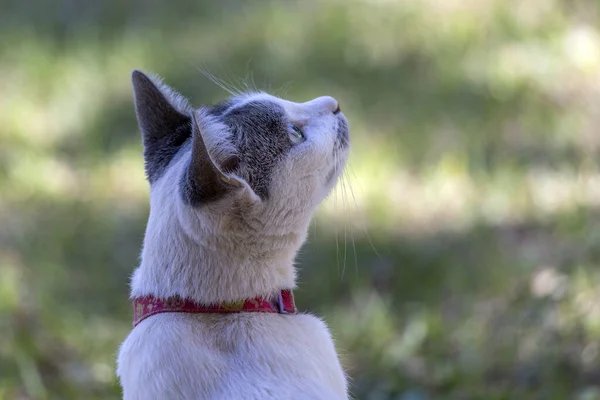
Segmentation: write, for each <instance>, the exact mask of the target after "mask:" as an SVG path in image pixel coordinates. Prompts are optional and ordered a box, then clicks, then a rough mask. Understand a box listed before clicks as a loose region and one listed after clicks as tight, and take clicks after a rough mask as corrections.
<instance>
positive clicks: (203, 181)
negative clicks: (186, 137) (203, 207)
mask: <svg viewBox="0 0 600 400" xmlns="http://www.w3.org/2000/svg"><path fill="white" fill-rule="evenodd" d="M228 137H229V132H228V131H227V128H226V127H225V126H223V125H222V124H220V123H218V122H216V121H214V119H213V118H211V117H210V116H209V115H207V114H206V113H205V112H204V110H203V109H200V110H197V111H194V112H192V155H191V158H190V164H189V166H188V169H187V170H186V172H185V174H184V176H183V179H184V181H183V182H182V185H181V187H182V191H183V193H182V195H183V198H184V201H186V202H187V203H188V204H192V205H200V204H205V203H208V202H211V201H215V200H220V199H222V198H224V197H225V196H226V195H228V194H237V195H241V196H244V197H245V198H246V200H250V201H251V202H259V201H260V198H259V197H258V196H257V195H256V194H255V193H254V191H253V190H252V188H251V187H250V185H249V184H248V183H247V182H246V181H245V180H244V179H243V178H241V177H240V176H239V175H237V174H236V173H235V171H236V169H237V167H238V164H239V162H240V159H239V157H238V155H237V152H236V150H235V149H234V147H233V146H232V145H231V144H230V143H229V142H228ZM209 149H210V150H209Z"/></svg>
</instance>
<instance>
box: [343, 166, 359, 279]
mask: <svg viewBox="0 0 600 400" xmlns="http://www.w3.org/2000/svg"><path fill="white" fill-rule="evenodd" d="M343 174H344V176H345V179H346V182H347V183H348V188H349V189H350V193H351V194H352V198H353V199H354V206H355V207H356V208H357V212H358V206H357V205H356V199H355V198H354V191H353V190H352V182H351V181H350V178H349V176H348V170H347V169H344V171H343ZM350 234H351V235H352V236H351V237H352V249H353V250H354V273H355V274H356V275H358V255H357V254H356V242H355V241H354V229H351V230H350Z"/></svg>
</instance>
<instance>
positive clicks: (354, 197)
mask: <svg viewBox="0 0 600 400" xmlns="http://www.w3.org/2000/svg"><path fill="white" fill-rule="evenodd" d="M347 170H348V171H349V172H350V173H352V175H353V176H354V179H355V180H356V182H358V179H357V178H356V174H355V173H354V171H353V170H352V168H351V167H350V166H348V167H347ZM359 187H360V185H359ZM361 190H362V189H361ZM350 194H351V195H352V200H353V201H354V207H355V208H356V212H357V213H359V214H360V209H359V208H358V203H357V202H356V196H354V190H353V189H352V186H350ZM361 227H362V229H363V232H364V233H365V236H366V238H367V240H368V241H369V245H370V246H371V248H372V249H373V251H374V252H375V254H376V255H377V257H378V258H379V259H383V258H382V257H381V254H379V252H378V251H377V249H376V248H375V245H374V244H373V241H372V240H371V235H369V231H368V229H367V227H366V225H365V223H364V221H362V219H361Z"/></svg>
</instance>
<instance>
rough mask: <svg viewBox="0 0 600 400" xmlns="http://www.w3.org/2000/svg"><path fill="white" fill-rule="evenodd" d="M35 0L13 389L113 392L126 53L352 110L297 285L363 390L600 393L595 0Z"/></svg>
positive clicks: (24, 58) (8, 371)
mask: <svg viewBox="0 0 600 400" xmlns="http://www.w3.org/2000/svg"><path fill="white" fill-rule="evenodd" d="M30 3H31V2H30ZM30 3H28V4H29V6H28V7H24V6H23V5H21V4H20V3H18V2H13V1H8V2H5V3H3V4H2V5H0V31H1V36H0V37H1V38H2V39H0V71H1V73H0V93H2V95H1V96H0V141H1V143H2V146H0V194H1V195H0V221H1V223H0V398H2V399H4V398H5V399H35V400H38V399H78V398H86V399H116V398H119V388H118V385H117V382H116V380H115V377H114V373H113V371H114V358H115V353H116V350H117V347H118V344H119V343H120V342H121V340H122V339H123V338H124V337H125V335H126V334H127V332H128V330H129V328H130V318H131V315H130V306H129V303H128V300H127V281H128V278H129V275H130V273H131V272H132V270H133V268H134V267H135V266H136V263H137V257H138V254H139V250H140V246H141V240H142V235H143V231H144V226H145V222H146V218H147V212H148V205H147V195H148V188H147V186H146V183H145V181H144V176H143V167H142V160H141V143H140V139H139V134H138V132H137V128H136V124H135V117H134V114H133V106H132V101H131V89H130V84H129V73H130V71H131V70H132V69H134V68H140V69H143V70H148V71H154V72H158V73H160V74H161V75H163V76H164V77H165V78H166V80H167V82H169V83H171V84H172V85H173V86H174V87H176V88H177V89H179V90H181V91H182V92H183V93H184V94H185V95H187V96H189V97H190V98H191V99H192V101H193V103H194V104H196V105H200V104H206V103H212V102H214V101H217V100H220V99H222V98H223V97H224V96H225V93H224V92H223V91H222V90H221V89H220V88H218V87H217V86H216V85H214V84H212V83H211V82H210V81H209V80H208V79H206V78H204V77H203V76H202V74H201V73H200V72H199V71H198V68H206V69H208V70H209V71H211V72H212V73H214V74H215V75H217V76H219V77H221V78H223V79H225V80H227V81H229V82H231V83H233V84H235V85H237V86H244V85H245V84H246V83H247V84H248V85H252V86H254V85H256V86H258V87H261V88H264V89H267V90H270V91H274V92H277V93H282V94H284V95H285V96H286V97H288V98H290V99H292V100H296V101H303V100H307V99H310V98H312V97H316V96H319V95H322V94H329V95H333V96H335V97H336V98H338V100H340V103H341V104H342V107H343V109H344V111H345V113H346V114H347V115H348V117H349V119H350V122H351V128H352V141H353V147H354V148H353V153H352V156H351V159H350V167H349V169H348V171H347V174H346V178H345V182H344V184H343V185H340V186H339V187H338V188H337V189H336V192H335V193H334V194H332V196H331V198H330V199H329V200H328V201H327V202H326V204H324V205H323V206H322V207H321V209H320V210H319V212H318V215H317V217H316V219H315V223H314V224H313V226H312V228H311V234H310V236H309V237H310V240H309V243H308V244H307V245H306V246H305V248H304V249H303V250H302V252H301V255H300V257H299V261H300V263H299V267H300V269H301V273H300V280H301V285H300V290H299V291H298V294H297V300H298V304H299V306H300V308H302V309H305V310H309V311H312V312H315V313H317V314H318V315H322V316H323V317H324V318H325V320H326V322H327V323H328V324H329V326H330V327H331V329H332V331H333V333H334V336H335V339H336V343H337V345H338V347H339V350H340V353H341V354H342V358H343V361H344V364H345V365H346V366H347V369H348V372H349V374H350V376H351V378H352V390H353V394H354V395H355V397H356V398H360V399H363V398H364V399H402V400H407V399H411V400H412V399H508V398H511V399H512V398H519V399H566V398H569V399H570V398H573V399H582V400H583V399H585V400H593V399H600V386H599V385H598V382H600V369H598V367H597V365H598V351H599V350H598V345H597V343H598V339H599V338H600V308H599V307H598V304H599V303H598V302H599V300H600V292H599V291H598V287H599V286H598V284H599V283H600V274H599V273H598V268H597V266H598V264H599V261H600V245H599V243H600V241H599V239H600V225H599V223H598V221H600V219H599V218H598V215H599V212H600V210H599V200H598V199H599V198H600V196H599V194H600V183H599V182H600V175H599V173H600V172H599V167H600V165H599V164H598V160H599V159H600V158H599V155H600V154H599V152H600V140H599V139H598V137H599V136H598V135H597V130H598V106H597V104H599V95H598V93H599V92H598V84H597V82H598V81H599V78H600V31H599V29H598V26H599V22H600V7H599V6H598V4H596V2H593V1H583V0H579V1H570V2H564V1H559V0H549V1H538V0H532V1H528V2H521V1H516V0H514V1H513V0H509V1H502V2H498V1H493V0H479V1H477V2H475V1H466V2H455V1H449V0H446V1H404V2H388V1H366V0H364V1H358V0H357V1H353V2H341V1H335V0H332V1H325V2H312V1H306V2H287V3H281V2H268V1H261V2H253V3H252V4H250V3H241V2H238V1H233V0H230V1H225V2H220V3H218V4H217V3H209V2H195V1H194V2H193V1H191V0H190V1H181V2H178V3H177V6H174V5H172V4H167V3H164V4H162V3H156V4H152V5H147V4H144V5H143V6H142V5H141V3H140V2H136V1H134V2H127V3H126V4H125V3H121V2H116V1H112V0H111V1H105V2H102V3H98V4H95V3H94V4H92V3H90V4H87V3H77V4H75V3H73V2H69V1H56V2H54V3H53V4H51V3H48V2H39V1H36V2H34V3H31V4H30ZM350 189H352V191H351V190H350Z"/></svg>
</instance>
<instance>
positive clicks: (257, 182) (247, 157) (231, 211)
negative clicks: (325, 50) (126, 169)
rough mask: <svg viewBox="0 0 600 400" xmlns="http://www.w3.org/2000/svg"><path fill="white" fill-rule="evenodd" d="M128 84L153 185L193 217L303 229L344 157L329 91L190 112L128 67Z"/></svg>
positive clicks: (343, 129)
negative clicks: (204, 215)
mask: <svg viewBox="0 0 600 400" xmlns="http://www.w3.org/2000/svg"><path fill="white" fill-rule="evenodd" d="M132 81H133V87H134V93H135V105H136V112H137V118H138V122H139V125H140V129H141V132H142V137H143V143H144V160H145V165H146V174H147V177H148V180H149V182H150V184H151V190H156V189H155V188H157V187H160V191H161V192H162V194H161V196H171V200H172V201H179V202H180V203H181V204H182V205H183V206H184V207H188V208H190V209H193V210H194V212H195V213H196V215H201V214H202V213H203V210H206V209H210V210H211V211H210V212H211V213H212V214H217V215H221V216H229V217H231V216H232V215H234V216H236V218H238V219H245V218H247V219H248V221H246V223H250V224H254V225H253V226H254V228H253V229H260V228H258V227H260V226H268V227H269V229H271V230H274V231H278V232H282V233H283V232H284V231H286V230H288V231H293V230H297V229H303V228H305V227H306V226H307V225H308V222H309V220H310V217H311V216H312V213H313V212H314V209H315V208H316V206H317V205H318V204H319V203H320V202H321V201H322V200H323V199H324V198H325V197H326V196H327V194H328V193H329V192H330V191H331V189H332V188H333V186H334V185H335V183H336V180H337V178H338V176H339V174H340V173H341V171H342V169H343V167H344V164H345V162H346V158H347V154H348V147H349V136H348V135H349V131H348V123H347V120H346V118H345V117H344V115H343V114H342V113H341V112H340V107H339V105H338V102H337V101H336V100H335V99H333V98H332V97H318V98H316V99H314V100H311V101H308V102H305V103H294V102H291V101H287V100H283V99H280V98H278V97H275V96H271V95H269V94H266V93H263V92H251V93H245V94H241V95H236V96H233V97H231V98H229V99H227V100H225V101H223V102H221V103H219V104H216V105H212V106H204V107H200V108H198V109H194V108H192V107H191V105H190V104H189V102H188V101H187V100H186V99H185V98H183V97H182V96H181V95H180V94H178V93H176V92H174V91H173V90H172V89H171V88H169V87H167V86H166V85H164V84H163V83H162V82H161V81H160V79H158V78H156V77H154V76H147V75H145V74H143V73H142V72H139V71H134V72H133V74H132ZM165 180H166V182H165ZM162 201H165V200H164V199H163V200H162ZM229 220H230V221H231V218H230V219H229ZM252 221H253V222H252ZM221 226H228V227H229V229H237V228H238V227H236V226H232V225H231V223H228V224H225V225H223V224H221Z"/></svg>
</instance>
